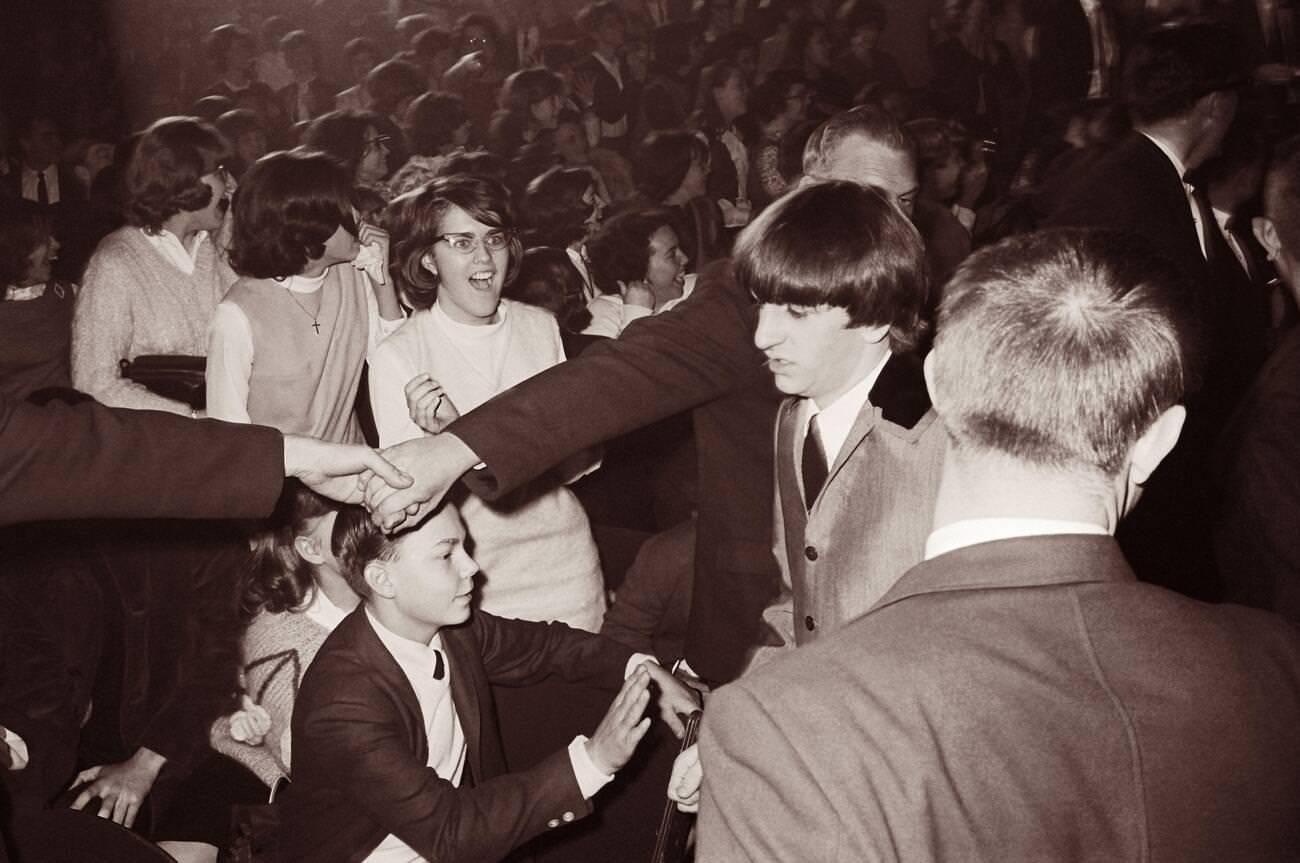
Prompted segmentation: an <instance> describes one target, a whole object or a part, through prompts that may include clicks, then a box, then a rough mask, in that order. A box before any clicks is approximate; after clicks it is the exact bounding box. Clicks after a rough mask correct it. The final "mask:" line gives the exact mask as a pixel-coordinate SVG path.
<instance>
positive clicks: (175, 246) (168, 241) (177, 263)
mask: <svg viewBox="0 0 1300 863" xmlns="http://www.w3.org/2000/svg"><path fill="white" fill-rule="evenodd" d="M140 233H142V234H144V237H145V239H146V240H148V241H149V245H151V246H153V247H154V248H155V249H157V250H158V254H160V255H162V256H163V257H164V258H166V259H167V260H168V262H169V263H171V265H172V266H174V267H175V268H176V269H178V270H180V271H181V272H182V273H185V274H186V275H187V276H188V275H193V273H194V266H195V262H196V261H198V259H199V250H200V249H201V248H203V243H204V241H205V240H207V238H208V232H207V231H196V232H195V234H194V238H193V239H192V240H190V247H189V248H188V249H187V248H185V244H184V243H182V242H181V238H180V237H178V236H176V235H175V234H173V233H172V232H171V231H167V230H160V231H158V233H156V234H151V233H149V232H148V231H145V230H144V229H141V231H140Z"/></svg>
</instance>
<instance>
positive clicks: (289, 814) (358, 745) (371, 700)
mask: <svg viewBox="0 0 1300 863" xmlns="http://www.w3.org/2000/svg"><path fill="white" fill-rule="evenodd" d="M464 539H465V530H464V527H463V526H462V525H461V521H460V514H459V512H458V511H457V509H456V507H455V506H453V505H450V504H446V505H444V506H443V507H442V509H441V510H438V511H436V512H434V513H433V514H432V515H430V516H429V517H428V518H427V519H426V520H425V521H424V522H423V523H422V524H420V525H419V526H418V527H416V528H414V529H413V530H410V531H407V532H405V533H403V534H400V535H398V536H396V537H385V536H384V534H383V533H381V532H380V531H379V529H378V528H377V527H375V526H374V525H373V524H371V522H370V519H369V516H368V515H367V514H366V513H365V512H364V511H362V510H361V509H359V508H355V507H353V508H349V509H345V510H343V511H341V512H340V513H339V514H338V516H337V517H336V520H335V523H334V527H333V529H332V536H331V545H332V547H333V549H334V551H335V554H336V556H337V558H338V560H339V568H340V570H341V572H342V573H343V576H344V578H346V579H347V582H348V584H349V586H351V587H352V589H353V590H354V591H356V592H357V593H358V594H359V595H360V596H361V597H362V605H361V606H360V607H358V608H357V610H356V611H354V612H353V613H352V614H350V615H349V616H348V617H347V618H346V619H345V620H344V621H343V622H342V623H341V624H339V626H338V628H336V629H335V630H334V632H332V633H331V634H330V636H329V637H328V638H326V640H325V642H324V644H322V645H321V648H320V651H319V652H318V653H317V654H316V658H315V659H314V660H313V661H312V663H311V666H310V667H309V668H308V669H307V672H306V674H305V675H304V676H303V681H302V687H301V689H300V690H299V692H298V697H297V700H296V702H295V703H294V710H293V729H292V741H293V757H292V770H293V783H292V784H291V785H290V787H289V790H288V792H287V796H286V798H285V809H284V822H283V843H282V846H281V859H282V860H285V861H295V860H302V861H311V863H326V861H345V860H346V861H359V860H391V859H408V860H414V859H427V860H438V861H448V863H452V861H467V863H468V861H476V863H477V861H482V863H489V861H493V860H499V859H501V858H502V857H504V856H505V855H506V854H508V853H509V852H510V851H511V850H512V849H514V848H515V847H517V846H518V845H520V844H522V843H523V842H524V841H526V840H528V839H530V838H532V837H533V836H536V835H538V834H540V833H543V832H545V831H546V830H547V829H554V828H556V827H559V826H561V825H565V824H569V823H571V822H573V821H575V820H577V819H578V818H579V817H582V816H585V815H587V814H589V813H590V812H591V811H592V806H591V803H590V799H591V798H592V797H593V796H594V795H595V794H596V792H597V791H599V790H600V788H602V787H603V786H604V785H605V784H607V783H608V782H609V781H610V780H612V779H613V774H614V773H616V772H617V771H618V770H619V769H620V768H621V767H622V766H623V765H624V764H626V763H627V760H628V759H629V758H630V757H631V755H632V752H633V751H634V750H635V748H636V745H637V743H638V742H639V741H640V740H641V737H642V736H643V735H644V734H645V732H646V729H647V728H648V726H649V722H650V720H649V719H648V718H644V719H643V718H642V713H643V712H644V710H645V708H646V705H647V704H648V700H649V690H648V686H649V684H650V681H651V680H652V679H653V680H654V681H655V683H656V684H657V686H658V687H659V711H660V714H661V715H662V716H663V718H664V719H665V720H666V721H667V722H668V724H669V725H670V726H671V727H673V729H674V730H675V731H676V732H677V733H678V734H680V733H681V732H682V723H681V720H680V719H678V718H677V716H676V713H677V712H680V713H690V712H691V711H693V710H694V709H696V706H697V701H696V699H695V697H694V696H693V695H691V694H690V691H689V690H687V689H686V687H684V686H683V685H682V684H681V683H679V682H677V681H676V680H675V679H674V678H673V677H672V675H671V674H669V673H668V671H667V670H666V669H663V668H661V667H660V666H658V665H657V664H656V663H654V662H653V661H643V659H644V660H648V657H645V656H644V655H640V654H633V652H632V651H631V649H629V648H627V647H623V646H622V645H619V644H617V643H616V642H613V641H610V640H607V639H605V638H601V637H600V636H596V635H591V634H590V633H585V632H580V631H578V630H574V629H570V628H569V627H567V626H565V625H563V624H559V623H550V624H547V623H537V622H533V621H523V620H510V619H506V618H498V617H495V616H493V615H490V614H486V613H484V612H475V613H473V614H471V612H470V601H471V596H472V593H473V588H474V576H475V574H476V573H477V572H478V566H477V565H476V564H475V563H474V561H473V559H472V558H471V557H470V556H469V553H468V552H467V551H466V550H465V545H464ZM551 674H557V675H560V676H562V677H564V678H565V679H566V680H569V681H572V682H586V683H592V684H597V685H603V686H606V687H608V688H611V689H612V688H616V687H617V686H618V685H619V684H620V683H622V686H623V688H622V690H621V691H620V692H619V695H618V696H617V697H616V698H615V699H614V702H613V704H612V705H611V706H610V709H609V712H608V713H606V715H605V718H604V719H603V720H602V721H601V723H600V725H599V727H598V728H597V729H596V730H595V732H594V733H593V734H592V736H591V738H590V739H588V738H587V737H586V736H585V735H578V736H577V737H575V738H574V739H573V742H572V743H570V744H569V745H568V746H567V747H566V748H564V749H561V750H559V751H558V752H555V753H554V754H552V755H550V756H549V757H546V758H544V759H543V760H542V761H540V762H539V763H538V764H536V765H535V766H533V767H531V768H529V769H527V770H520V771H516V772H513V773H507V771H506V764H505V756H504V753H503V751H502V746H501V740H500V736H499V731H498V728H497V718H496V713H495V710H494V708H493V705H492V695H491V688H490V684H505V685H526V684H529V683H533V682H536V681H538V680H540V679H542V678H543V677H545V676H547V675H551ZM398 855H405V856H400V857H399V856H398Z"/></svg>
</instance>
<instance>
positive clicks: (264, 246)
mask: <svg viewBox="0 0 1300 863" xmlns="http://www.w3.org/2000/svg"><path fill="white" fill-rule="evenodd" d="M352 187H353V183H352V175H351V174H349V173H348V170H347V168H346V167H345V166H344V165H343V163H342V162H339V161H338V160H337V159H335V158H333V157H331V156H329V155H327V154H325V153H322V152H320V151H318V150H308V149H305V148H301V147H300V148H298V149H296V150H288V151H283V150H282V151H280V152H277V153H270V154H268V155H266V156H263V157H262V158H260V159H258V160H257V161H256V162H254V163H253V167H251V168H249V169H248V173H247V174H245V175H244V179H243V181H242V182H241V183H240V184H239V188H238V189H237V190H236V191H235V201H234V206H233V211H234V220H233V230H232V232H231V237H230V266H231V267H232V268H233V269H234V271H235V272H236V273H238V274H239V275H241V276H249V277H251V278H254V279H277V278H287V277H288V276H294V275H297V274H298V273H301V272H302V271H303V270H304V269H305V268H306V266H307V263H308V262H309V261H311V260H313V259H315V258H319V257H321V255H323V254H324V253H325V241H326V240H328V239H329V238H330V237H331V236H333V235H334V232H335V231H337V230H338V229H339V227H340V226H342V227H343V229H344V230H346V231H347V232H348V233H350V234H356V232H357V224H356V219H355V218H354V217H353V215H352V197H353V195H352Z"/></svg>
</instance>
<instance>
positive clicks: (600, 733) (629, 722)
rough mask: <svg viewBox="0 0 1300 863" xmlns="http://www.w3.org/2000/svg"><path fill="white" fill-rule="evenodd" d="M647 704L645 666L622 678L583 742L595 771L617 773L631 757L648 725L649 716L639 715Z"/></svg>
mask: <svg viewBox="0 0 1300 863" xmlns="http://www.w3.org/2000/svg"><path fill="white" fill-rule="evenodd" d="M649 703H650V675H649V674H648V673H647V672H646V670H645V668H638V669H637V670H636V671H634V672H632V673H631V674H630V675H628V678H627V680H624V681H623V688H622V689H620V690H619V691H618V695H616V696H614V701H613V703H612V704H610V705H609V710H608V711H606V713H605V718H604V719H602V720H601V721H600V725H598V726H597V727H596V730H595V732H594V733H593V734H592V735H591V739H589V740H588V741H587V743H586V747H587V755H588V756H590V757H591V763H592V764H593V765H594V766H595V767H596V769H597V770H600V771H601V772H602V773H606V774H612V773H617V772H618V770H619V768H621V767H622V766H623V765H624V764H626V763H627V762H628V759H630V758H631V757H632V753H633V752H635V751H636V745H637V744H638V743H640V742H641V738H642V737H644V736H645V733H646V729H648V728H649V727H650V717H648V716H644V715H643V714H644V713H645V709H646V705H647V704H649Z"/></svg>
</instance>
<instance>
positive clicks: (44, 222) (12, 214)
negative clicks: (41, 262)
mask: <svg viewBox="0 0 1300 863" xmlns="http://www.w3.org/2000/svg"><path fill="white" fill-rule="evenodd" d="M49 238H50V218H49V216H47V215H46V214H45V210H44V209H42V207H41V205H40V204H38V203H36V202H35V201H28V200H26V199H25V198H9V197H0V296H3V292H4V289H5V288H6V287H7V286H9V285H21V284H22V282H23V279H25V278H27V271H28V270H29V269H31V261H30V260H29V258H31V256H32V252H34V251H36V248H37V247H38V246H40V245H41V244H42V243H44V242H46V241H47V240H49Z"/></svg>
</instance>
